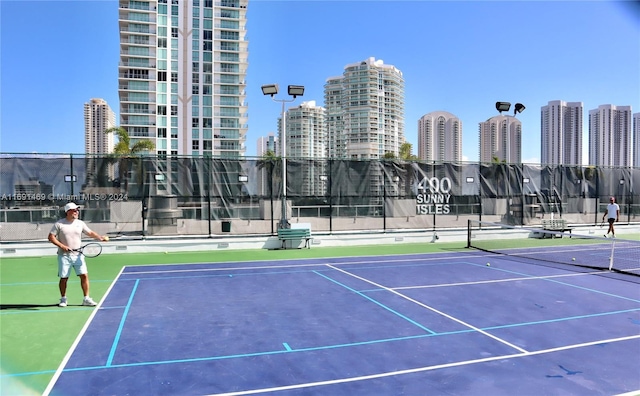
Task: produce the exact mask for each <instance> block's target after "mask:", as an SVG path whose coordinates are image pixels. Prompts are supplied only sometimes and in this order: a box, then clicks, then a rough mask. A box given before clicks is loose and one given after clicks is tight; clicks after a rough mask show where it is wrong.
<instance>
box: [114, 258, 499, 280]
mask: <svg viewBox="0 0 640 396" xmlns="http://www.w3.org/2000/svg"><path fill="white" fill-rule="evenodd" d="M413 254H415V253H413ZM425 254H433V253H425ZM487 255H488V254H486V253H485V254H465V255H463V256H446V257H442V256H439V257H424V258H416V257H413V258H406V259H395V260H376V261H370V260H367V261H364V260H363V261H349V262H339V263H332V264H334V265H352V264H377V263H380V264H385V263H403V262H418V261H443V260H451V259H466V258H469V257H486V256H487ZM365 257H366V256H365ZM371 257H380V256H371ZM344 258H345V257H342V259H344ZM346 258H349V257H346ZM359 258H363V257H359ZM319 259H320V260H328V259H330V258H326V257H325V258H319ZM292 260H293V259H292ZM303 260H305V261H307V260H314V259H303ZM203 264H204V265H207V264H211V265H220V264H229V263H193V265H203ZM163 265H165V264H163ZM172 265H189V264H172ZM324 265H327V263H326V262H324V263H323V262H317V263H313V264H285V265H261V266H244V267H221V268H200V269H175V270H153V271H130V272H126V273H124V274H123V275H139V274H169V273H181V272H216V271H228V270H254V269H280V268H306V267H318V266H324ZM130 267H135V266H130Z"/></svg>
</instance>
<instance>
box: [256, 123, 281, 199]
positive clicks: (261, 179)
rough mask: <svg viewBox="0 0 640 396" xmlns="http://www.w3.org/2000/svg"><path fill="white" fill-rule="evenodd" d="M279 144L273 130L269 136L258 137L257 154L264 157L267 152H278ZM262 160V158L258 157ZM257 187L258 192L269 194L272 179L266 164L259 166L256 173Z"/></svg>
mask: <svg viewBox="0 0 640 396" xmlns="http://www.w3.org/2000/svg"><path fill="white" fill-rule="evenodd" d="M277 147H278V145H277V144H276V136H275V134H274V133H273V132H269V134H268V135H267V136H260V137H259V138H258V144H257V147H256V156H257V157H258V158H262V157H264V156H265V155H267V152H271V153H273V154H274V155H275V154H276V150H277ZM258 161H260V159H258ZM256 179H257V183H256V188H257V193H258V194H260V195H268V194H269V182H270V180H271V177H270V174H269V169H267V168H266V167H264V166H259V167H258V169H257V173H256Z"/></svg>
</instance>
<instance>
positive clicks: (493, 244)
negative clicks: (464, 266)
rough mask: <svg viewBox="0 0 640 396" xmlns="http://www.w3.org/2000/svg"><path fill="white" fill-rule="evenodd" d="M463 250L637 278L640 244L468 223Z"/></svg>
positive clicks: (639, 242) (592, 236) (563, 233)
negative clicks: (465, 248) (469, 249)
mask: <svg viewBox="0 0 640 396" xmlns="http://www.w3.org/2000/svg"><path fill="white" fill-rule="evenodd" d="M467 247H468V248H474V249H478V250H482V251H485V252H491V253H497V254H502V255H508V256H512V257H519V258H523V259H527V260H530V261H531V262H537V263H546V264H547V265H552V264H553V266H556V267H557V266H558V265H559V266H562V267H563V268H566V269H571V270H574V271H580V272H584V271H593V270H603V271H608V272H611V273H619V274H625V275H632V276H635V277H638V278H636V279H634V280H633V281H634V282H640V241H636V240H628V239H622V238H605V237H602V236H601V237H597V236H594V235H584V234H578V233H570V232H557V231H550V230H544V229H541V228H531V227H518V226H511V225H507V224H500V223H491V222H484V221H478V220H469V222H468V229H467Z"/></svg>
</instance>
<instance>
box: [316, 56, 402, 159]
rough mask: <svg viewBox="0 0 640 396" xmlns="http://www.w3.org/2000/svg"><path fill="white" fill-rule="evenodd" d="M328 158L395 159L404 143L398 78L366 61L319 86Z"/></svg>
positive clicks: (387, 67)
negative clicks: (390, 157) (327, 142)
mask: <svg viewBox="0 0 640 396" xmlns="http://www.w3.org/2000/svg"><path fill="white" fill-rule="evenodd" d="M324 103H325V109H326V112H327V113H326V114H327V133H328V138H329V147H328V152H329V155H330V156H331V157H332V158H350V159H377V158H383V157H384V155H385V154H386V153H393V154H394V155H395V156H396V157H397V156H398V155H399V152H400V146H401V145H402V144H403V143H404V142H405V137H404V78H403V76H402V72H401V71H400V70H398V69H397V68H396V67H394V66H392V65H385V64H384V62H383V61H382V60H375V58H373V57H371V58H368V59H366V60H364V61H362V62H357V63H351V64H348V65H347V66H346V67H345V69H344V72H343V74H342V76H340V77H331V78H328V79H327V81H326V84H325V86H324Z"/></svg>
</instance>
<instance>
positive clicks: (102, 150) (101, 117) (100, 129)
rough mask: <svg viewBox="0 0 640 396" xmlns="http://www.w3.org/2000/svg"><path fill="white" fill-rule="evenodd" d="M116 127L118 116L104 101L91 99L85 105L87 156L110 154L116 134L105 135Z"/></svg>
mask: <svg viewBox="0 0 640 396" xmlns="http://www.w3.org/2000/svg"><path fill="white" fill-rule="evenodd" d="M115 126H116V115H115V113H114V112H113V110H111V107H109V105H108V104H107V102H106V101H104V100H103V99H91V100H90V101H89V102H88V103H85V104H84V152H85V154H109V153H111V152H113V147H114V145H115V143H114V141H115V139H114V136H113V135H114V134H113V133H104V131H106V130H107V129H109V128H113V127H115Z"/></svg>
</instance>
